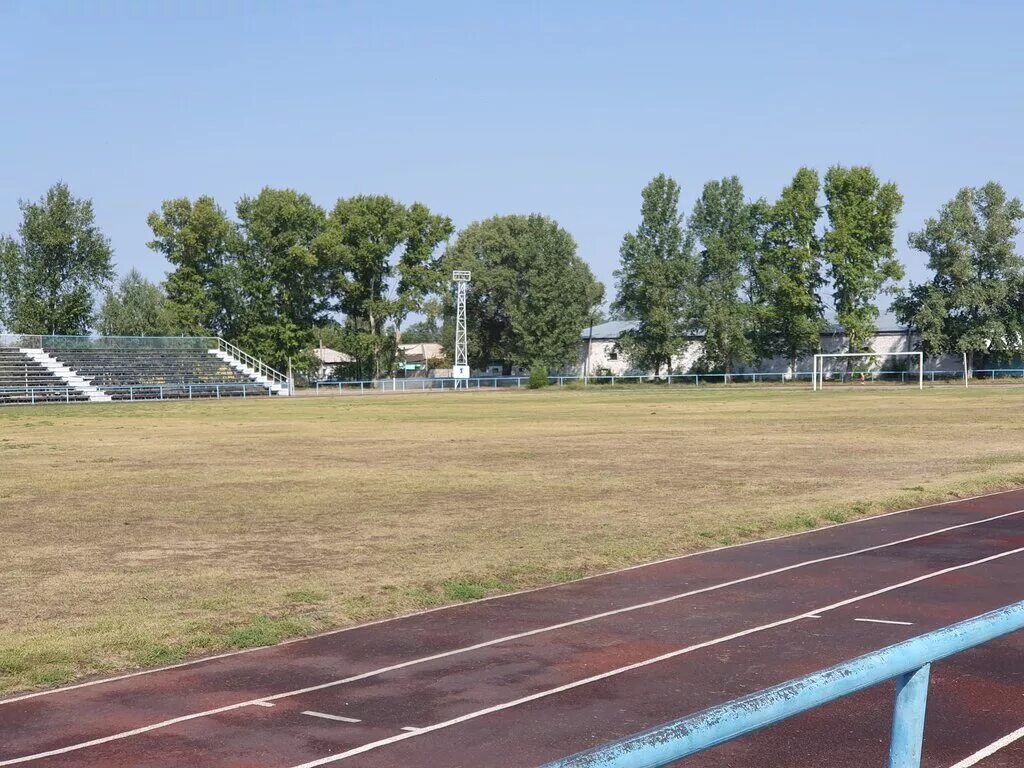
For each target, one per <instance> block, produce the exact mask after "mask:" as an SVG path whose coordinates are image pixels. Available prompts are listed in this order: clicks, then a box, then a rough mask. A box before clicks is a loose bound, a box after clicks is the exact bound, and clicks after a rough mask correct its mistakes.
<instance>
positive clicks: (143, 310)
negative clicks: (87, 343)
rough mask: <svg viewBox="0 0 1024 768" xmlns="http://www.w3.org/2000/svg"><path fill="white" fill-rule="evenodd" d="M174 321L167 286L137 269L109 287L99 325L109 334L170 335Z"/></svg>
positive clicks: (101, 310) (101, 330)
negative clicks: (145, 275) (112, 287)
mask: <svg viewBox="0 0 1024 768" xmlns="http://www.w3.org/2000/svg"><path fill="white" fill-rule="evenodd" d="M174 322H175V318H174V314H173V311H172V308H171V306H170V303H169V302H168V300H167V297H166V295H165V294H164V290H163V288H162V287H161V286H159V285H157V284H156V283H153V282H150V281H149V280H147V279H146V278H144V277H143V276H142V275H141V274H139V272H138V270H135V269H133V270H132V271H131V272H129V273H128V274H127V275H126V276H125V277H124V278H123V279H122V280H121V282H120V283H119V284H118V286H117V289H116V290H108V291H107V296H106V298H105V299H104V301H103V305H102V307H100V313H99V318H98V321H97V323H96V329H97V330H98V331H99V332H100V333H102V334H103V335H105V336H169V335H171V334H173V333H175V331H176V330H177V329H176V327H175V325H174Z"/></svg>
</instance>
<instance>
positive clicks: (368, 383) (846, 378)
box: [309, 368, 1024, 395]
mask: <svg viewBox="0 0 1024 768" xmlns="http://www.w3.org/2000/svg"><path fill="white" fill-rule="evenodd" d="M917 376H918V374H917V372H916V371H874V372H873V373H870V374H865V381H871V382H882V383H885V382H889V383H894V384H895V383H897V382H898V383H901V384H916V383H917ZM811 378H812V372H811V371H798V372H796V373H794V374H789V373H773V372H754V373H729V374H726V373H673V374H670V375H665V376H661V377H655V376H645V375H621V376H615V375H609V376H588V377H586V378H583V377H581V376H549V377H548V383H549V384H552V385H555V386H560V387H564V386H567V385H572V386H579V385H583V386H615V385H624V384H634V385H636V384H648V385H649V384H687V385H693V386H700V385H702V384H786V385H788V384H794V383H796V382H801V381H803V382H807V383H810V382H811ZM924 378H925V381H926V382H930V383H936V382H941V381H960V382H962V381H963V380H964V372H963V371H962V370H926V371H925V372H924ZM996 379H1021V380H1022V381H1024V368H995V369H993V368H986V369H975V370H974V371H973V376H972V380H975V381H977V380H996ZM527 380H528V377H527V376H477V377H474V378H471V379H451V378H443V379H442V378H437V379H417V378H412V379H375V380H364V381H317V382H313V383H311V384H310V386H309V388H310V389H313V390H314V392H315V393H316V394H318V395H319V394H321V393H326V392H332V391H337V392H344V391H358V392H422V391H426V390H453V389H459V388H466V389H509V388H511V389H521V388H523V387H525V386H526V383H527ZM860 380H861V377H860V374H858V373H852V374H851V373H846V372H840V371H836V372H834V373H831V374H829V375H826V377H825V381H826V382H833V383H836V382H839V383H846V382H851V381H860Z"/></svg>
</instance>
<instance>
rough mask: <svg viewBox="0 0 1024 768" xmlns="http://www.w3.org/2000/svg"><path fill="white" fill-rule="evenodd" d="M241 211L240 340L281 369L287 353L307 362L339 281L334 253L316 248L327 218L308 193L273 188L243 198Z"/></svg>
mask: <svg viewBox="0 0 1024 768" xmlns="http://www.w3.org/2000/svg"><path fill="white" fill-rule="evenodd" d="M236 211H237V215H238V221H239V232H240V235H241V240H240V242H239V245H238V256H237V262H238V271H239V274H238V282H239V287H240V289H241V297H242V306H241V307H240V308H239V312H238V318H237V321H236V322H237V326H238V331H237V333H236V334H235V337H236V339H237V342H238V344H239V345H240V346H242V347H243V348H245V349H246V350H248V351H250V353H251V354H253V355H255V356H256V357H259V358H261V359H263V360H265V361H266V362H267V363H269V364H270V365H272V366H275V367H277V368H279V369H281V368H283V367H285V366H286V365H287V364H288V360H289V358H298V359H300V360H301V361H302V366H300V367H304V366H305V363H306V362H308V361H307V360H306V358H307V357H308V355H309V350H310V349H312V347H313V343H314V341H315V333H314V327H315V326H316V325H317V324H318V323H322V322H324V321H325V319H326V317H327V313H328V310H329V308H330V306H331V296H332V294H333V290H334V286H335V285H336V283H337V276H336V275H337V269H338V265H337V263H336V260H335V258H334V256H333V255H332V254H331V253H330V252H325V251H321V250H320V249H318V248H316V247H315V244H316V242H317V238H319V237H320V236H321V235H322V234H323V232H324V228H325V224H326V215H325V214H324V211H323V209H322V208H320V206H318V205H316V204H315V203H314V202H313V201H312V200H311V199H310V197H309V196H308V195H304V194H301V193H299V192H296V191H295V190H291V189H271V188H270V187H266V188H264V189H263V190H262V191H261V192H260V193H259V195H257V196H256V197H243V198H242V199H241V200H239V201H238V204H237V206H236Z"/></svg>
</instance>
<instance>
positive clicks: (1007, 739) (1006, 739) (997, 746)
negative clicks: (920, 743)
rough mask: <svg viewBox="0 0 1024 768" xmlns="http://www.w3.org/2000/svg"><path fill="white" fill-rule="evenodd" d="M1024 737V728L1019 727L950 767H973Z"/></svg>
mask: <svg viewBox="0 0 1024 768" xmlns="http://www.w3.org/2000/svg"><path fill="white" fill-rule="evenodd" d="M1021 739H1024V728H1018V729H1017V730H1016V731H1014V732H1013V733H1008V734H1006V735H1005V736H1003V738H1001V739H999V740H998V741H994V742H992V743H991V744H989V745H988V746H987V747H985V748H984V749H979V750H978V751H977V752H975V753H974V754H973V755H971V756H970V757H965V758H964V759H963V760H961V761H960V762H959V763H957V764H956V765H954V766H951V767H950V768H971V766H972V765H977V764H978V763H980V762H981V761H982V760H984V759H985V758H987V757H992V755H994V754H995V753H996V752H998V751H999V750H1001V749H1005V748H1006V747H1008V746H1010V745H1011V744H1013V743H1014V742H1016V741H1020V740H1021Z"/></svg>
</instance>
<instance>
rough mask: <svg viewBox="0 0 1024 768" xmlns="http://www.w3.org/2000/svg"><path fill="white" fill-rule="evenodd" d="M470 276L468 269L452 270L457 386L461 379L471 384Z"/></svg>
mask: <svg viewBox="0 0 1024 768" xmlns="http://www.w3.org/2000/svg"><path fill="white" fill-rule="evenodd" d="M469 278H470V273H469V270H468V269H456V270H455V271H453V272H452V282H453V283H455V359H454V365H453V366H452V377H453V378H454V379H455V386H456V387H458V386H459V381H460V380H461V381H462V384H463V386H468V384H469V382H468V381H467V379H469V344H468V340H467V336H466V291H467V290H468V289H469Z"/></svg>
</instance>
